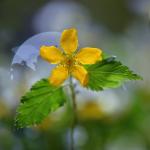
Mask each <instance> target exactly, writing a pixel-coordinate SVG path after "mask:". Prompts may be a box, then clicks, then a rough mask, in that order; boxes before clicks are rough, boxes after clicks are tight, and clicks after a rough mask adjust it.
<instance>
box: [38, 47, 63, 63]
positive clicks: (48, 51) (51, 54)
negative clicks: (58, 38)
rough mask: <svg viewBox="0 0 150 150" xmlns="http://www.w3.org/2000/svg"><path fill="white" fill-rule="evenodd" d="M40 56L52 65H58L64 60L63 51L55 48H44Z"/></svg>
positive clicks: (41, 49)
mask: <svg viewBox="0 0 150 150" xmlns="http://www.w3.org/2000/svg"><path fill="white" fill-rule="evenodd" d="M40 56H41V57H42V58H43V59H45V60H47V61H48V62H50V63H52V64H57V63H59V62H61V61H62V60H64V56H63V55H62V53H61V51H60V50H59V49H58V48H56V47H55V46H42V47H41V48H40Z"/></svg>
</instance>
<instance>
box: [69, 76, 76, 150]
mask: <svg viewBox="0 0 150 150" xmlns="http://www.w3.org/2000/svg"><path fill="white" fill-rule="evenodd" d="M70 91H71V98H72V108H73V121H72V125H71V134H70V136H71V137H70V138H71V139H70V140H71V143H70V150H74V138H73V137H74V128H75V124H76V108H77V106H76V93H75V88H74V85H73V82H72V78H71V77H70Z"/></svg>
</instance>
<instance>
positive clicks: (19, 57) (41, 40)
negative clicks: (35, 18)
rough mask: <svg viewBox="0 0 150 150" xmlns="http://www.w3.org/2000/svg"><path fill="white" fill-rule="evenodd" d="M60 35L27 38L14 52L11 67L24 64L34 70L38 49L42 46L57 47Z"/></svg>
mask: <svg viewBox="0 0 150 150" xmlns="http://www.w3.org/2000/svg"><path fill="white" fill-rule="evenodd" d="M60 34H61V33H59V32H45V33H40V34H37V35H35V36H33V37H31V38H29V39H28V40H26V41H25V42H24V43H23V44H22V45H21V46H19V48H18V50H16V54H15V56H14V58H13V60H12V65H14V64H25V65H26V66H28V67H29V68H31V69H33V70H35V63H36V62H37V59H38V56H39V50H40V47H41V46H42V45H46V46H51V45H55V46H59V39H60ZM11 71H12V70H11Z"/></svg>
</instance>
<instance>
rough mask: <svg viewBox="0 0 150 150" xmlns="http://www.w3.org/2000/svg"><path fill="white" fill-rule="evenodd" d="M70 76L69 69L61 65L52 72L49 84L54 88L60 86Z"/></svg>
mask: <svg viewBox="0 0 150 150" xmlns="http://www.w3.org/2000/svg"><path fill="white" fill-rule="evenodd" d="M68 75H69V74H68V69H67V67H64V66H63V65H59V66H57V67H56V68H54V69H53V70H52V72H51V75H50V77H49V82H50V83H51V84H52V85H54V86H59V85H61V84H62V83H63V82H64V81H65V80H66V79H67V78H68Z"/></svg>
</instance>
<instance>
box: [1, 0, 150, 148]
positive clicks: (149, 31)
mask: <svg viewBox="0 0 150 150" xmlns="http://www.w3.org/2000/svg"><path fill="white" fill-rule="evenodd" d="M149 21H150V1H149V0H93V1H92V0H91V1H89V0H51V1H48V0H36V1H33V0H0V150H41V149H43V150H69V143H70V139H69V131H70V125H71V116H70V115H69V114H70V112H69V110H67V109H66V108H65V107H62V108H60V109H59V110H58V111H56V112H54V113H53V114H51V115H50V116H48V118H46V119H45V120H44V121H43V123H42V124H41V125H39V126H34V127H32V128H25V129H16V128H15V127H14V117H15V111H16V107H17V106H18V104H19V100H20V97H21V96H22V95H23V94H24V93H25V92H26V91H27V89H28V88H29V87H30V85H31V84H32V83H33V82H34V81H36V80H38V79H39V78H40V77H41V76H43V75H44V73H43V69H42V68H43V67H44V66H43V64H42V63H41V62H39V63H38V66H39V67H38V66H37V71H36V72H33V71H31V70H30V69H27V68H25V67H20V66H17V70H16V71H15V76H14V80H11V79H10V68H11V61H12V58H13V56H14V54H15V52H14V51H15V49H16V48H17V47H18V46H19V45H20V44H22V42H23V41H25V40H26V39H28V38H29V37H31V36H32V35H35V34H37V33H40V32H46V31H62V30H63V29H64V28H67V27H76V28H77V29H78V32H79V39H80V45H81V46H87V45H89V46H94V47H100V48H102V49H103V50H104V51H105V52H107V53H109V54H113V55H116V56H117V58H118V59H119V60H121V61H122V62H123V63H124V64H126V65H128V66H129V67H130V68H131V69H132V70H134V71H135V72H137V73H138V74H140V75H141V76H142V77H143V78H144V80H143V81H138V82H137V81H136V82H130V83H127V84H125V85H124V86H122V87H120V88H118V89H113V90H106V91H104V92H103V91H102V92H97V93H92V92H89V91H86V90H83V89H80V88H79V92H78V95H77V106H78V123H77V125H76V128H75V133H74V140H75V148H76V150H150V117H149V115H150V77H149V74H150V67H149V63H150V62H149V60H150V24H149ZM47 73H48V74H49V70H48V71H47ZM48 74H47V75H48Z"/></svg>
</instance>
